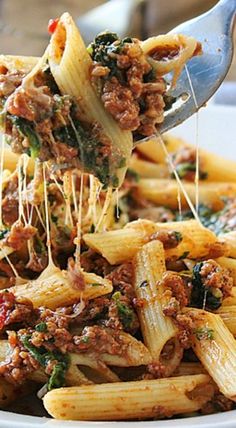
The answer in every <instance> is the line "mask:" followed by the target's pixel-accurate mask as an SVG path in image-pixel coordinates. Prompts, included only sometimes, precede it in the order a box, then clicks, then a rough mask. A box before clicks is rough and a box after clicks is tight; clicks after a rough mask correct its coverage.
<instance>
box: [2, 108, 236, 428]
mask: <svg viewBox="0 0 236 428" xmlns="http://www.w3.org/2000/svg"><path fill="white" fill-rule="evenodd" d="M196 129H198V132H197V134H198V137H197V138H198V142H199V146H200V147H204V148H207V149H209V150H212V151H214V152H215V153H218V154H221V155H223V156H225V157H227V158H229V159H235V160H236V108H234V107H223V106H220V107H217V106H212V105H211V106H209V107H206V108H203V109H201V111H200V113H199V114H198V119H196V116H195V117H192V118H190V119H189V120H188V121H186V122H185V123H184V124H183V125H180V126H179V127H177V128H176V129H175V130H173V131H172V134H174V135H176V136H178V137H182V138H184V139H186V141H188V142H191V143H193V144H195V143H196ZM235 173H236V171H235ZM83 427H84V428H100V427H104V428H154V427H155V428H174V427H175V428H182V427H183V428H200V427H201V428H235V427H236V410H235V411H231V412H226V413H218V414H215V415H209V416H199V417H194V418H183V419H175V420H170V421H150V422H65V421H57V420H52V419H47V418H39V417H32V416H24V415H17V414H14V413H10V412H3V411H0V428H83Z"/></svg>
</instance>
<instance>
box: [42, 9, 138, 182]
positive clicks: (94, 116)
mask: <svg viewBox="0 0 236 428" xmlns="http://www.w3.org/2000/svg"><path fill="white" fill-rule="evenodd" d="M81 64H82V65H81ZM49 66H50V69H51V72H52V74H53V77H54V79H55V81H56V83H57V85H58V87H59V88H60V91H61V93H62V94H66V95H72V96H73V97H74V98H75V99H76V100H77V103H78V107H79V110H80V111H81V112H82V114H83V116H84V120H85V121H86V122H87V123H90V124H93V123H98V124H99V126H100V127H101V129H102V132H103V133H104V136H105V137H106V139H107V140H109V142H110V143H111V146H112V150H111V159H110V170H109V175H110V179H112V177H117V178H118V182H119V183H121V182H122V181H123V179H124V175H125V172H126V169H127V165H125V166H119V163H121V162H120V161H121V159H129V158H130V155H131V151H132V146H133V142H132V134H131V132H130V131H124V130H122V129H121V128H120V127H119V125H118V124H117V123H116V121H115V120H114V119H113V118H112V116H111V115H110V114H109V113H108V112H107V111H106V110H105V109H104V106H103V104H102V101H101V99H100V97H99V96H98V95H97V93H96V89H95V88H94V87H93V85H92V83H91V79H90V78H89V76H90V71H91V67H92V59H91V57H90V55H89V53H88V51H87V49H86V46H85V44H84V42H83V40H82V38H81V35H80V33H79V30H78V28H77V27H76V25H75V23H74V22H73V20H72V18H71V16H70V15H69V14H68V13H64V14H63V15H62V16H61V18H60V20H59V22H58V25H57V28H56V30H55V32H54V34H53V36H52V38H51V41H50V45H49ZM82 149H83V148H82ZM85 167H86V165H85ZM90 172H93V171H90ZM110 184H112V183H110ZM115 187H117V185H116V186H115Z"/></svg>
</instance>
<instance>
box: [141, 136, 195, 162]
mask: <svg viewBox="0 0 236 428" xmlns="http://www.w3.org/2000/svg"><path fill="white" fill-rule="evenodd" d="M163 141H164V143H165V145H166V149H167V151H168V153H173V152H175V151H176V150H178V149H179V148H182V147H185V146H188V145H187V144H186V143H185V142H184V141H183V140H181V139H179V138H176V137H173V136H172V135H171V134H165V135H164V136H163ZM136 150H137V151H138V153H140V154H141V155H142V154H143V155H144V156H145V158H147V159H150V160H151V161H153V162H156V163H163V164H166V155H165V153H164V150H163V148H162V145H161V143H160V139H159V138H158V137H157V138H155V139H151V140H148V141H144V142H143V143H140V144H138V145H137V147H136Z"/></svg>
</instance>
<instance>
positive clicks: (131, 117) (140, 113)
mask: <svg viewBox="0 0 236 428" xmlns="http://www.w3.org/2000/svg"><path fill="white" fill-rule="evenodd" d="M107 55H108V57H109V56H110V58H111V60H112V61H113V62H114V61H116V68H117V69H118V70H120V75H122V78H121V77H117V75H116V76H114V75H113V74H112V73H111V76H110V72H111V69H110V68H109V67H102V66H101V64H100V63H97V62H94V65H93V67H92V70H91V75H92V78H93V80H95V83H96V78H101V77H102V78H103V77H104V76H105V79H104V81H103V87H102V101H103V103H104V106H105V108H106V109H107V110H108V111H109V113H111V115H112V116H113V117H114V119H115V120H116V121H117V122H118V123H119V125H120V127H121V128H122V129H126V130H130V131H137V132H138V133H139V134H142V135H152V134H153V133H155V130H156V129H155V125H156V124H158V123H161V122H163V119H164V114H163V113H164V107H165V103H164V100H163V94H164V93H165V91H166V84H165V82H164V80H163V79H162V78H158V77H157V76H156V75H155V72H154V70H152V67H151V65H150V64H149V62H148V61H147V59H146V57H145V55H144V53H143V51H142V49H141V46H140V42H139V41H138V40H137V39H132V42H131V43H125V44H124V46H123V47H122V50H121V51H119V52H118V53H115V52H114V51H112V52H110V53H109V52H108V54H107ZM149 73H152V77H151V79H150V80H151V81H149V80H148V79H147V78H146V76H148V74H149ZM118 75H119V72H118Z"/></svg>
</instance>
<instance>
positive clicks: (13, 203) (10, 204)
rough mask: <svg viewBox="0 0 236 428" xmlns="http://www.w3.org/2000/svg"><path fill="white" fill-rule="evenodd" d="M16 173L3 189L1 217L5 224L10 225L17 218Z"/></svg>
mask: <svg viewBox="0 0 236 428" xmlns="http://www.w3.org/2000/svg"><path fill="white" fill-rule="evenodd" d="M18 209H19V201H18V173H17V172H15V174H13V175H12V176H11V179H10V180H8V182H7V183H6V187H5V188H4V190H3V200H2V217H3V222H4V224H5V225H6V226H11V225H12V224H13V223H14V222H15V221H16V220H17V219H18V215H19V214H18Z"/></svg>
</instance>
